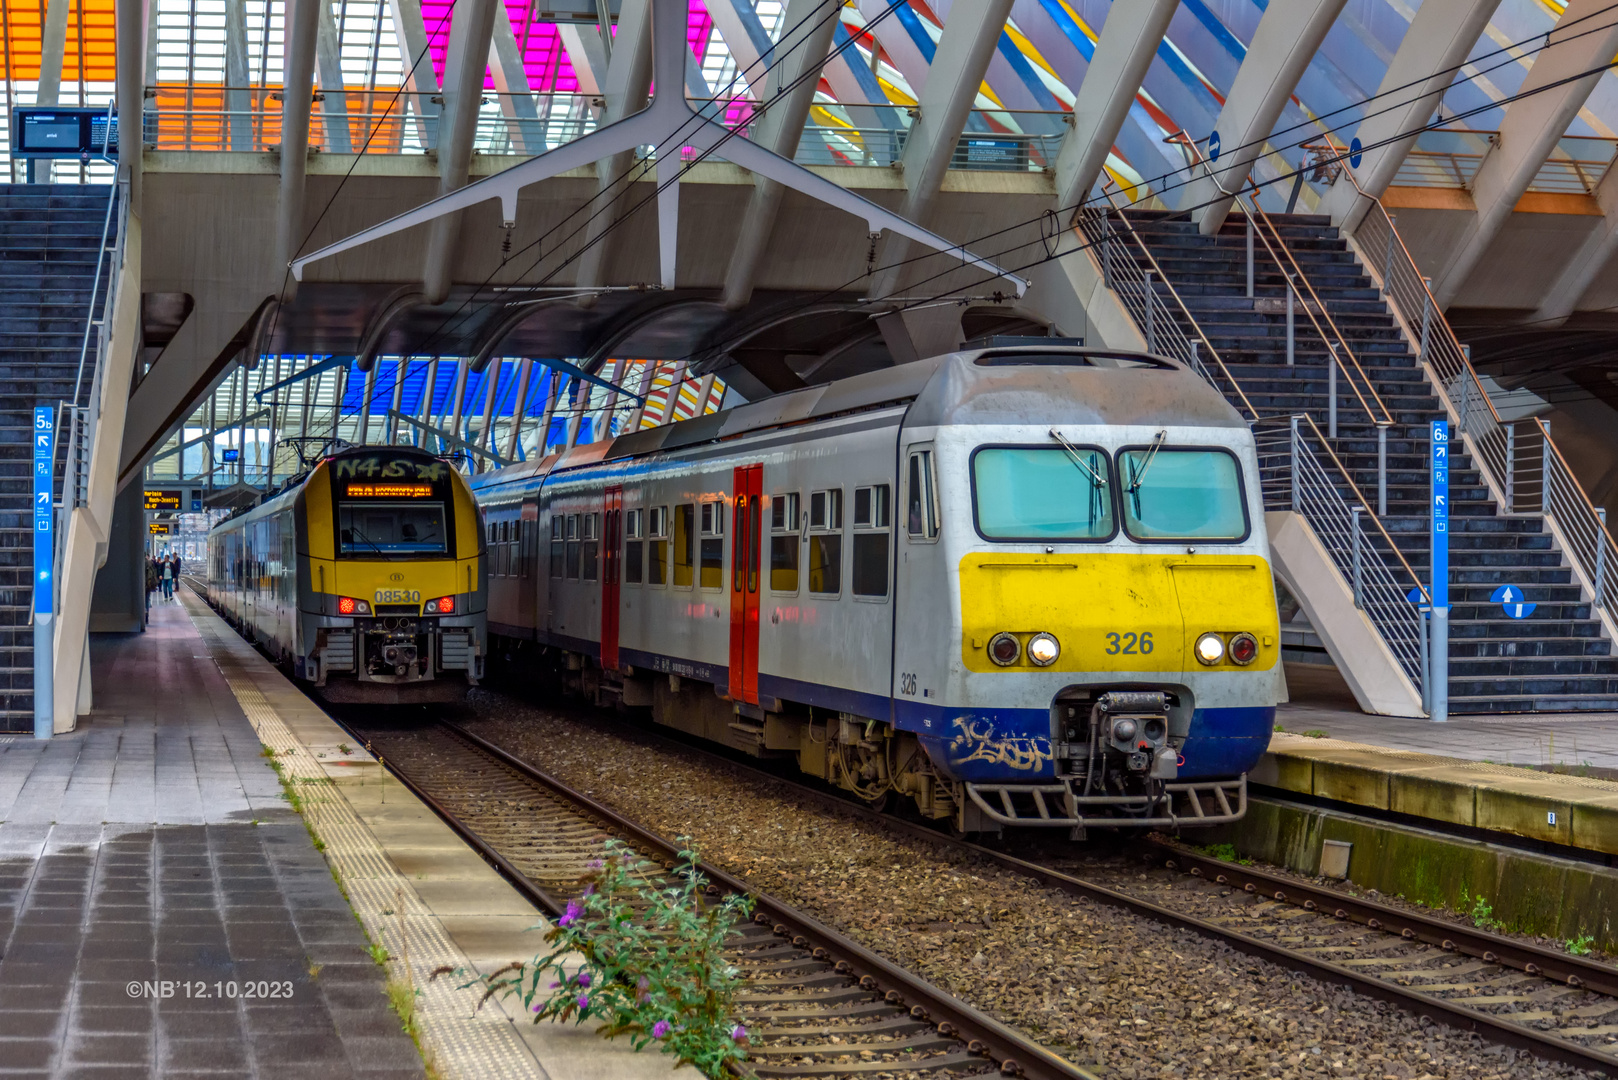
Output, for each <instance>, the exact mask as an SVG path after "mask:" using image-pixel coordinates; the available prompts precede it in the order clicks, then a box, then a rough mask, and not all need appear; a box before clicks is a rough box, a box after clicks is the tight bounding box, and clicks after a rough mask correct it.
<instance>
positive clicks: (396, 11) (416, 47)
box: [388, 0, 438, 147]
mask: <svg viewBox="0 0 1618 1080" xmlns="http://www.w3.org/2000/svg"><path fill="white" fill-rule="evenodd" d="M388 7H389V8H391V9H392V11H393V33H394V36H395V37H396V38H397V39H398V41H399V55H400V56H401V57H403V58H404V65H405V80H404V85H405V89H407V90H408V91H409V92H410V93H409V95H408V96H407V97H406V98H405V99H404V103H405V107H406V108H408V109H409V110H410V113H411V115H413V116H414V117H415V118H416V137H417V138H418V139H419V140H420V141H421V145H422V146H424V147H429V146H435V145H437V134H436V132H437V127H438V121H437V120H436V119H434V120H433V121H432V122H429V121H428V117H433V116H436V114H437V113H438V107H437V106H436V105H434V104H433V103H432V101H431V100H429V99H431V98H432V96H433V95H435V94H437V93H438V76H437V75H436V74H434V73H433V58H432V57H431V56H429V55H427V26H426V23H425V22H424V21H423V19H422V16H421V0H388ZM418 58H419V60H420V62H419V63H418V62H417V60H418ZM412 64H414V65H415V66H414V67H412V66H411V65H412Z"/></svg>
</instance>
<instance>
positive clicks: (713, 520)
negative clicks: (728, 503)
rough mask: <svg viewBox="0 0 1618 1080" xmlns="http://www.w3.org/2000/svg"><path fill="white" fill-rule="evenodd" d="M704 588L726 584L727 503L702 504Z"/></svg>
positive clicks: (701, 577) (702, 579)
mask: <svg viewBox="0 0 1618 1080" xmlns="http://www.w3.org/2000/svg"><path fill="white" fill-rule="evenodd" d="M699 580H700V581H701V582H702V587H703V588H704V589H722V588H724V586H725V504H724V503H722V502H705V503H703V504H702V572H701V575H700V577H699Z"/></svg>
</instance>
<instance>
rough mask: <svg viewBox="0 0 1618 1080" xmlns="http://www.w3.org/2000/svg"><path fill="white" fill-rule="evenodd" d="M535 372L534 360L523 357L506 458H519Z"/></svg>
mask: <svg viewBox="0 0 1618 1080" xmlns="http://www.w3.org/2000/svg"><path fill="white" fill-rule="evenodd" d="M533 374H534V361H533V360H532V359H531V358H529V357H526V356H525V357H523V361H522V364H521V365H519V366H518V368H517V394H516V396H515V397H514V398H512V401H511V430H510V432H509V433H508V434H507V435H506V454H505V456H506V458H507V460H510V461H516V460H517V450H518V448H519V447H521V446H522V426H523V420H524V418H525V416H526V411H527V407H528V380H529V379H531V378H532V377H533Z"/></svg>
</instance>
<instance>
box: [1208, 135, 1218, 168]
mask: <svg viewBox="0 0 1618 1080" xmlns="http://www.w3.org/2000/svg"><path fill="white" fill-rule="evenodd" d="M1208 160H1209V161H1218V160H1219V132H1217V131H1215V132H1213V133H1212V134H1210V135H1209V136H1208Z"/></svg>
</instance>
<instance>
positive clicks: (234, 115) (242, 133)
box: [225, 0, 254, 150]
mask: <svg viewBox="0 0 1618 1080" xmlns="http://www.w3.org/2000/svg"><path fill="white" fill-rule="evenodd" d="M252 77H253V76H252V71H251V69H249V68H248V66H247V0H225V86H226V87H228V89H227V90H226V91H225V108H226V110H228V111H229V112H230V114H231V116H230V124H229V131H230V148H231V149H232V150H252V149H253V148H254V147H253V117H252V115H251V109H252V107H253V94H252V91H250V90H249V89H248V88H247V87H248V83H249V82H250V81H251V80H252Z"/></svg>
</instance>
